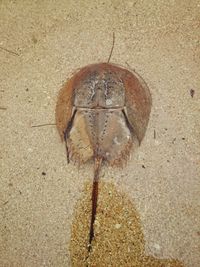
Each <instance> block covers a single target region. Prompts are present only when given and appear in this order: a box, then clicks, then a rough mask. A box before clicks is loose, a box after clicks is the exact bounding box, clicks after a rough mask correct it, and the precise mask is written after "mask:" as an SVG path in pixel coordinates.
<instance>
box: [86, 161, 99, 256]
mask: <svg viewBox="0 0 200 267" xmlns="http://www.w3.org/2000/svg"><path fill="white" fill-rule="evenodd" d="M101 162H102V159H101V158H95V162H94V179H93V188H92V214H91V222H90V234H89V245H88V250H89V251H90V249H91V244H92V240H93V238H94V222H95V217H96V211H97V202H98V185H99V173H100V169H101Z"/></svg>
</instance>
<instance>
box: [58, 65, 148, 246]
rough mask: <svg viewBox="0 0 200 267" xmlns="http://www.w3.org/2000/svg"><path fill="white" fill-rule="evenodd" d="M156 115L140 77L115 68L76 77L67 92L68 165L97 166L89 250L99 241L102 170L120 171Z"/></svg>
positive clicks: (61, 121) (63, 101)
mask: <svg viewBox="0 0 200 267" xmlns="http://www.w3.org/2000/svg"><path fill="white" fill-rule="evenodd" d="M150 110H151V95H150V92H149V89H148V87H147V85H146V83H145V82H144V80H143V79H142V78H141V77H140V76H139V75H138V74H136V73H135V72H130V71H128V70H126V69H125V68H122V67H119V66H117V65H114V64H111V63H100V64H92V65H88V66H86V67H83V68H82V69H80V70H79V71H78V72H77V73H75V74H74V75H73V76H72V77H71V78H70V79H69V80H68V82H67V83H66V85H65V86H64V87H63V88H62V89H61V91H60V93H59V96H58V102H57V106H56V125H57V129H58V132H59V134H60V137H61V140H62V141H64V142H65V145H66V152H67V160H68V162H69V161H70V160H72V161H75V162H78V163H84V162H86V161H88V160H90V159H92V160H93V161H94V180H93V192H92V216H91V225H90V234H89V250H90V248H91V243H92V240H93V238H94V221H95V215H96V208H97V197H98V179H99V172H100V168H101V165H102V164H103V163H107V164H109V165H112V166H120V165H123V163H125V162H126V160H127V158H128V157H129V155H130V151H131V149H135V148H136V147H137V146H139V145H140V143H141V141H142V139H143V137H144V135H145V131H146V128H147V124H148V120H149V114H150Z"/></svg>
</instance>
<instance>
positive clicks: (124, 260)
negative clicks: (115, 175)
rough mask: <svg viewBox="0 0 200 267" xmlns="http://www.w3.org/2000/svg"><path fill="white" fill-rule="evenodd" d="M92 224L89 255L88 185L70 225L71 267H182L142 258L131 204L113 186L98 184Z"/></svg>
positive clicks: (175, 262)
mask: <svg viewBox="0 0 200 267" xmlns="http://www.w3.org/2000/svg"><path fill="white" fill-rule="evenodd" d="M99 192H100V194H99V202H98V209H97V217H96V220H95V238H94V240H93V241H92V250H91V251H90V252H88V247H87V246H88V239H89V236H88V232H89V227H90V216H91V184H90V183H89V182H88V183H86V184H85V188H84V192H83V195H82V197H81V199H79V201H78V202H77V204H76V207H75V213H74V218H73V223H72V232H71V241H70V255H71V264H72V266H99V267H101V266H115V267H117V266H130V267H132V266H133V267H152V266H153V267H183V266H184V265H183V264H182V263H181V262H180V261H178V260H176V259H158V258H155V257H153V256H148V255H146V254H145V241H144V235H143V232H142V227H141V221H140V217H139V214H138V212H137V211H136V209H135V207H134V205H133V202H132V201H130V200H129V199H128V197H127V196H126V195H125V194H123V193H121V192H119V191H117V190H116V188H115V186H114V184H112V183H105V182H103V181H101V182H100V188H99Z"/></svg>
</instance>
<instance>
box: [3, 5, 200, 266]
mask: <svg viewBox="0 0 200 267" xmlns="http://www.w3.org/2000/svg"><path fill="white" fill-rule="evenodd" d="M199 14H200V5H199V1H197V0H190V1H189V0H187V1H178V0H177V1H167V2H166V1H162V0H159V1H154V0H149V1H118V0H116V1H97V0H94V1H61V0H58V1H46V0H43V1H25V0H23V1H22V0H19V1H6V0H3V1H1V2H0V36H1V40H0V62H1V64H0V80H1V88H0V101H1V102H0V122H1V127H0V134H1V138H0V148H1V149H0V153H1V154H0V160H1V179H0V266H3V267H8V266H9V267H10V266H11V267H18V266H19V267H21V266H22V267H38V266H56V267H59V266H60V267H63V266H71V263H72V262H73V261H74V262H75V261H76V260H75V259H74V255H75V254H76V253H77V251H78V246H75V244H74V243H73V242H72V238H74V235H75V234H74V230H73V229H74V227H75V226H76V225H75V223H74V222H75V221H74V220H75V218H76V216H81V215H80V213H78V211H79V209H80V208H78V206H77V205H79V206H80V207H81V205H80V202H78V201H80V199H82V197H83V195H84V194H85V191H84V184H85V183H88V182H91V181H92V180H91V179H92V177H93V166H92V164H90V163H87V164H85V165H82V166H80V167H77V166H75V165H73V164H72V163H70V164H68V165H67V160H66V153H65V147H64V145H63V144H62V143H61V141H60V138H59V135H58V133H57V130H56V127H55V125H49V126H44V127H36V128H32V126H33V125H38V124H46V123H47V124H48V123H52V124H53V123H55V106H56V101H57V95H58V92H59V90H60V88H61V86H62V84H63V83H64V82H65V81H66V80H67V78H68V77H70V75H71V74H72V73H73V72H74V71H75V70H77V69H78V68H80V67H83V66H85V65H87V64H91V63H97V62H104V61H107V59H108V57H109V54H110V49H111V46H112V35H113V31H114V32H115V36H116V41H115V47H114V50H113V55H112V58H111V62H113V63H116V64H119V65H122V66H125V67H127V68H131V69H135V70H136V71H137V72H138V73H139V74H140V75H141V76H142V77H143V78H144V80H145V81H146V83H147V84H148V87H149V88H150V91H151V94H152V100H153V104H152V112H151V117H150V122H149V125H148V129H147V132H146V135H145V138H144V140H143V142H142V144H141V146H140V147H139V148H138V149H137V151H135V152H134V153H133V154H132V157H131V159H130V161H129V162H128V164H127V166H126V167H125V168H123V169H112V168H107V167H104V168H103V169H102V172H101V179H102V181H104V182H105V183H104V186H103V188H106V187H107V186H106V184H107V183H108V184H109V183H111V184H112V183H114V184H115V188H116V189H115V188H114V187H113V189H111V190H112V191H113V194H115V192H116V190H118V189H119V188H120V190H121V191H120V192H123V194H125V198H127V200H126V202H122V203H121V207H124V206H127V207H128V206H130V209H128V210H127V212H128V213H127V216H129V217H132V218H133V220H134V218H135V217H134V216H135V214H136V213H137V216H138V221H137V222H136V225H137V227H138V228H137V229H138V231H139V232H140V233H141V234H142V240H143V241H142V242H141V243H140V244H141V246H142V249H140V250H142V255H144V258H148V259H149V258H151V259H152V260H153V261H154V262H155V261H156V259H157V261H158V262H161V261H162V260H161V259H165V261H167V259H168V260H169V259H174V262H175V261H176V262H177V263H178V264H179V263H181V264H183V265H184V266H186V267H198V266H199V264H200V253H199V251H200V241H199V236H200V233H199V231H200V230H199V229H200V179H199V178H200V138H199V136H200V134H199V133H200V126H199V125H200V124H199V122H200V116H199V115H200V89H199V88H200V78H199V69H200V56H199V55H200V27H199V21H200V15H199ZM191 92H193V93H191ZM192 96H193V97H192ZM88 194H89V192H88ZM116 194H117V193H116ZM120 194H121V193H120ZM117 196H118V195H117ZM117 196H116V197H117ZM88 197H89V195H88ZM101 197H102V198H106V190H105V193H103V194H102V195H101ZM107 197H108V196H107ZM118 197H120V196H118ZM83 199H84V198H83ZM102 200H103V199H102ZM78 203H79V204H78ZM103 203H104V202H103V201H101V205H108V204H110V205H111V206H112V205H114V196H113V199H112V198H111V199H110V203H104V204H103ZM82 204H84V203H82ZM85 206H86V207H87V209H89V200H85ZM102 207H103V206H102ZM104 207H106V206H104ZM107 208H109V206H108V207H107ZM76 212H77V213H76ZM77 214H79V215H77ZM88 216H89V211H88V213H86V217H88ZM129 217H128V218H129ZM103 218H104V217H103V216H101V213H99V221H100V222H101V224H100V226H99V231H100V232H99V236H98V238H99V240H101V242H103V241H105V240H106V239H104V238H106V236H104V235H103V233H102V232H101V231H102V230H103V229H107V231H108V233H107V237H108V239H111V236H112V238H117V237H118V236H117V233H118V232H117V229H114V230H113V231H115V232H116V236H115V235H111V236H110V235H109V231H110V230H109V229H110V228H106V227H107V226H106V225H107V224H104V223H103ZM117 218H118V217H117ZM85 219H86V220H88V218H85ZM115 219H116V218H113V224H111V226H113V225H116V224H123V227H126V224H125V222H124V221H123V220H122V222H119V223H118V222H115ZM85 225H86V224H84V225H83V227H86V226H85ZM139 226H140V227H139ZM77 227H78V225H77ZM119 230H120V229H119ZM124 230H125V229H124ZM128 230H130V231H134V227H133V226H132V227H131V228H130V229H127V231H128ZM121 231H122V230H120V232H119V233H120V236H119V239H120V240H121V239H122V238H123V231H122V232H121ZM77 233H80V236H79V235H78V236H77V240H86V238H87V231H84V236H82V235H81V232H80V231H77ZM124 233H125V232H124ZM127 233H129V232H127ZM84 238H85V239H84ZM98 238H97V236H96V243H95V244H94V248H96V249H97V248H99V246H100V244H99V243H97V242H98ZM130 240H132V239H130V238H128V237H127V238H126V240H124V242H125V243H124V244H125V245H124V246H122V248H123V250H122V251H124V249H125V248H126V244H127V243H129V241H130ZM134 240H135V239H134ZM81 242H84V241H81ZM126 242H127V243H126ZM138 242H139V241H138ZM73 244H74V246H75V247H74V251H72V245H73ZM117 245H118V242H117V241H116V243H113V244H111V246H113V247H112V249H114V248H116V246H117ZM70 249H71V250H70ZM79 249H80V253H81V251H82V250H83V248H82V247H81V246H80V248H79ZM105 249H106V247H105ZM127 249H128V248H127ZM112 251H113V250H112ZM98 253H104V250H100V249H99V250H95V251H94V252H93V254H91V257H90V258H89V261H90V262H91V263H94V262H95V260H96V261H97V262H96V264H97V263H98V262H99V260H100V259H99V258H98V257H97V255H100V254H98ZM124 253H125V252H124ZM126 253H127V252H126ZM113 255H114V252H113ZM125 255H126V254H125ZM131 257H135V256H134V254H133V255H132V256H131ZM109 258H110V256H109V255H105V256H104V258H103V259H102V260H104V261H105V262H106V259H107V260H109ZM119 258H121V260H122V261H123V262H124V260H125V258H123V255H122V256H121V257H120V255H117V256H116V260H117V259H119ZM112 260H114V259H113V258H112ZM102 262H103V261H102ZM172 264H173V263H172ZM174 264H175V263H174ZM125 266H126V265H125ZM172 266H173V265H172Z"/></svg>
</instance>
